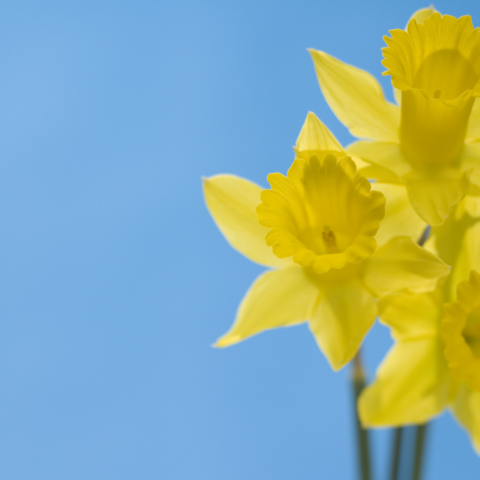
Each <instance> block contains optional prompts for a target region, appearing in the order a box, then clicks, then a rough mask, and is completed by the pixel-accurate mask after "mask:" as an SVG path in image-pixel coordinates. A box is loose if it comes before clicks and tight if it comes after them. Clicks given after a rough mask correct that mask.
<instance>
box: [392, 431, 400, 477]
mask: <svg viewBox="0 0 480 480" xmlns="http://www.w3.org/2000/svg"><path fill="white" fill-rule="evenodd" d="M402 433H403V428H402V427H398V428H396V429H395V431H394V438H393V446H392V469H391V470H390V480H398V474H399V470H400V453H401V447H402Z"/></svg>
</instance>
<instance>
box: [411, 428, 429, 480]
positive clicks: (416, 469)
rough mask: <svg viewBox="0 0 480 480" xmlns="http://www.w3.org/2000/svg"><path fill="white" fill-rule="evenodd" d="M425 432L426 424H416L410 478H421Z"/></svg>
mask: <svg viewBox="0 0 480 480" xmlns="http://www.w3.org/2000/svg"><path fill="white" fill-rule="evenodd" d="M426 434H427V424H424V425H418V426H417V427H416V432H415V458H414V460H413V472H412V480H420V479H421V478H422V466H423V457H424V451H425V438H426Z"/></svg>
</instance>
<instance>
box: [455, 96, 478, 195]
mask: <svg viewBox="0 0 480 480" xmlns="http://www.w3.org/2000/svg"><path fill="white" fill-rule="evenodd" d="M479 101H480V100H479ZM459 164H460V165H461V168H462V170H464V171H466V172H468V179H469V180H470V183H471V184H473V185H474V186H476V192H475V191H471V190H470V191H469V195H472V194H474V195H476V196H477V197H478V196H480V193H479V192H480V142H476V143H467V144H465V147H464V148H463V151H462V153H461V155H460V158H459Z"/></svg>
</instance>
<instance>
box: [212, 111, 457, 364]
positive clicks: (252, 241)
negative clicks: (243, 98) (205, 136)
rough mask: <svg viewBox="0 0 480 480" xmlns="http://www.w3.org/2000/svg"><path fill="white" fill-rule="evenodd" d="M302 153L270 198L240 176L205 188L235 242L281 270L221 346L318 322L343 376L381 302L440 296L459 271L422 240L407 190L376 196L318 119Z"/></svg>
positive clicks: (263, 282) (255, 288) (262, 280)
mask: <svg viewBox="0 0 480 480" xmlns="http://www.w3.org/2000/svg"><path fill="white" fill-rule="evenodd" d="M295 151H296V156H297V158H296V159H295V161H294V163H293V165H292V166H291V168H290V169H289V171H288V174H287V176H283V175H281V174H279V173H275V174H271V175H269V176H268V181H269V183H270V185H271V189H270V190H263V191H262V189H261V188H260V187H259V186H257V185H255V184H253V183H251V182H249V181H248V180H245V179H241V178H238V177H235V176H231V175H219V176H215V177H211V178H209V179H206V180H205V181H204V193H205V200H206V204H207V207H208V209H209V211H210V213H211V214H212V216H213V218H214V220H215V222H216V223H217V225H218V227H219V228H220V230H221V232H222V233H223V234H224V236H225V237H226V238H227V240H228V241H229V242H230V244H231V245H232V246H233V247H234V248H236V249H237V250H239V251H240V252H241V253H243V254H244V255H245V256H247V257H248V258H250V259H251V260H253V261H256V262H258V263H260V264H262V265H265V266H268V267H271V268H272V270H269V271H267V272H265V273H263V274H262V275H260V277H259V278H257V280H256V281H255V282H254V283H253V285H252V286H251V287H250V289H249V291H248V292H247V294H246V296H245V298H244V299H243V301H242V303H241V304H240V307H239V309H238V312H237V317H236V319H235V322H234V324H233V326H232V328H231V329H230V331H229V332H228V333H227V334H225V335H224V336H223V337H221V338H220V339H219V340H218V341H217V343H216V346H218V347H225V346H229V345H232V344H234V343H237V342H239V341H241V340H244V339H246V338H248V337H250V336H252V335H255V334H257V333H259V332H261V331H264V330H267V329H271V328H276V327H284V326H291V325H297V324H300V323H303V322H307V321H308V324H309V327H310V330H311V331H312V333H313V335H314V336H315V339H316V340H317V343H318V345H319V347H320V349H321V350H322V351H323V352H324V354H325V356H326V357H327V359H328V360H329V362H330V364H331V366H332V367H333V368H334V369H339V368H341V367H342V366H344V365H345V364H346V363H347V362H349V361H350V360H351V358H352V357H353V356H354V355H355V353H356V352H357V350H358V348H359V346H360V344H361V342H362V340H363V338H364V336H365V334H366V333H367V332H368V330H369V329H370V327H371V326H372V324H373V322H374V320H375V318H376V316H377V303H376V299H378V298H380V297H382V296H384V295H388V294H390V293H392V292H394V291H397V290H400V289H404V288H406V289H409V290H410V291H412V292H426V291H430V290H433V289H435V288H436V286H437V285H438V284H439V282H441V281H442V280H443V279H444V278H445V277H446V276H447V275H448V272H449V268H448V267H447V266H446V265H445V264H444V263H443V262H441V261H440V260H439V259H438V258H437V257H436V256H434V255H433V254H432V253H430V252H428V251H426V250H424V249H422V248H421V247H419V246H418V245H416V244H415V243H414V241H412V238H415V239H416V238H418V236H419V234H420V232H421V230H422V228H423V226H424V225H423V223H422V222H420V221H419V220H418V218H416V216H415V214H414V213H413V210H412V209H411V208H410V207H409V205H408V201H407V199H406V197H405V195H404V191H403V190H402V188H401V187H398V186H397V185H382V187H381V192H380V191H376V190H371V185H370V183H369V182H368V180H367V179H366V178H365V177H364V176H362V175H360V174H358V173H357V172H356V166H355V163H354V162H353V161H352V160H351V159H350V158H349V157H347V156H345V153H344V152H343V149H342V147H341V146H340V144H339V143H338V142H337V140H336V139H335V138H334V137H333V135H332V134H331V133H330V132H329V131H328V129H327V128H326V127H325V126H324V125H323V124H322V123H321V122H320V121H319V120H318V119H317V118H316V117H315V116H314V115H313V114H309V115H308V117H307V120H306V122H305V124H304V126H303V128H302V131H301V133H300V136H299V138H298V141H297V145H296V148H295ZM385 197H387V199H388V203H387V211H386V215H385ZM390 200H391V201H390ZM384 215H385V219H384V220H383V222H382V219H383V218H384ZM381 222H382V223H381ZM399 233H401V234H402V235H403V236H401V237H397V235H398V234H399ZM377 245H378V248H377Z"/></svg>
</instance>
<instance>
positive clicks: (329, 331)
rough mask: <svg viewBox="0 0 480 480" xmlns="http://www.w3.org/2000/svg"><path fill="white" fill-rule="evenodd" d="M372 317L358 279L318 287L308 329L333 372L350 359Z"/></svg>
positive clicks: (368, 298)
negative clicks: (318, 291)
mask: <svg viewBox="0 0 480 480" xmlns="http://www.w3.org/2000/svg"><path fill="white" fill-rule="evenodd" d="M376 315H377V308H376V304H375V301H374V299H373V297H372V296H371V295H370V294H369V293H368V292H367V291H366V290H365V288H364V287H363V286H362V285H361V283H360V282H359V281H358V280H356V279H354V280H350V281H346V282H338V283H332V284H330V285H324V286H322V290H321V293H320V296H319V301H318V305H317V308H316V309H315V311H314V313H313V315H312V318H311V320H310V323H309V326H310V330H311V331H312V333H313V335H314V336H315V339H316V340H317V343H318V345H319V347H320V349H321V350H322V352H323V353H324V355H325V356H326V357H327V359H328V361H329V362H330V365H331V366H332V368H333V369H334V370H338V369H340V368H342V367H343V366H344V365H346V364H347V363H348V362H349V361H350V360H351V359H352V358H353V357H354V355H355V354H356V352H357V351H358V349H359V347H360V344H361V343H362V340H363V338H364V337H365V335H366V334H367V332H368V331H369V330H370V328H371V326H372V325H373V322H374V321H375V317H376Z"/></svg>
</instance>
